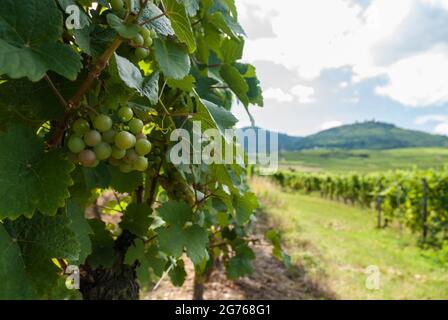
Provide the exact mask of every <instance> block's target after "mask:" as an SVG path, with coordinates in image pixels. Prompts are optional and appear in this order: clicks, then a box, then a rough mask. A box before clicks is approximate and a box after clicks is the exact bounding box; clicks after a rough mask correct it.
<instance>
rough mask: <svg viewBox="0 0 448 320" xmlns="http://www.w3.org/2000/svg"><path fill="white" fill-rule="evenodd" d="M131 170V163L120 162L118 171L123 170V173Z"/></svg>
mask: <svg viewBox="0 0 448 320" xmlns="http://www.w3.org/2000/svg"><path fill="white" fill-rule="evenodd" d="M132 170H134V168H132V165H130V164H127V163H122V164H120V171H121V172H124V173H129V172H131V171H132Z"/></svg>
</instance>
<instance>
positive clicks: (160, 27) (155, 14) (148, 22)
mask: <svg viewBox="0 0 448 320" xmlns="http://www.w3.org/2000/svg"><path fill="white" fill-rule="evenodd" d="M138 22H139V24H140V25H144V26H146V27H147V28H148V29H154V31H155V32H157V34H159V35H161V36H173V35H174V30H173V28H172V27H171V23H170V20H169V19H168V18H167V17H166V16H164V15H163V12H162V11H161V10H160V9H159V8H158V7H157V6H156V5H155V4H154V3H148V4H147V5H146V7H145V8H144V9H143V11H142V14H141V15H140V17H139V18H138Z"/></svg>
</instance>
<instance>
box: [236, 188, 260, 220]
mask: <svg viewBox="0 0 448 320" xmlns="http://www.w3.org/2000/svg"><path fill="white" fill-rule="evenodd" d="M233 207H234V208H235V211H236V222H237V224H238V225H243V224H245V223H247V222H248V221H249V219H250V216H251V215H252V214H253V213H254V210H255V209H257V208H258V200H257V196H256V195H255V194H254V193H252V192H246V193H245V194H244V195H243V196H242V197H240V196H236V197H235V198H234V201H233Z"/></svg>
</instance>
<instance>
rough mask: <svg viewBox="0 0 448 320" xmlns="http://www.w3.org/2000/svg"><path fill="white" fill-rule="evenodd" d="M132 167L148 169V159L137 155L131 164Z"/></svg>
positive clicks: (139, 169)
mask: <svg viewBox="0 0 448 320" xmlns="http://www.w3.org/2000/svg"><path fill="white" fill-rule="evenodd" d="M133 168H134V169H135V170H137V171H145V170H146V169H148V159H147V158H145V157H138V158H137V160H136V161H135V162H134V164H133Z"/></svg>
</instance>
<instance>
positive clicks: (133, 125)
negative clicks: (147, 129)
mask: <svg viewBox="0 0 448 320" xmlns="http://www.w3.org/2000/svg"><path fill="white" fill-rule="evenodd" d="M128 126H129V131H131V132H132V133H133V134H137V133H140V132H141V131H142V129H143V121H142V120H140V119H137V118H134V119H132V120H131V121H129V123H128Z"/></svg>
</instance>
